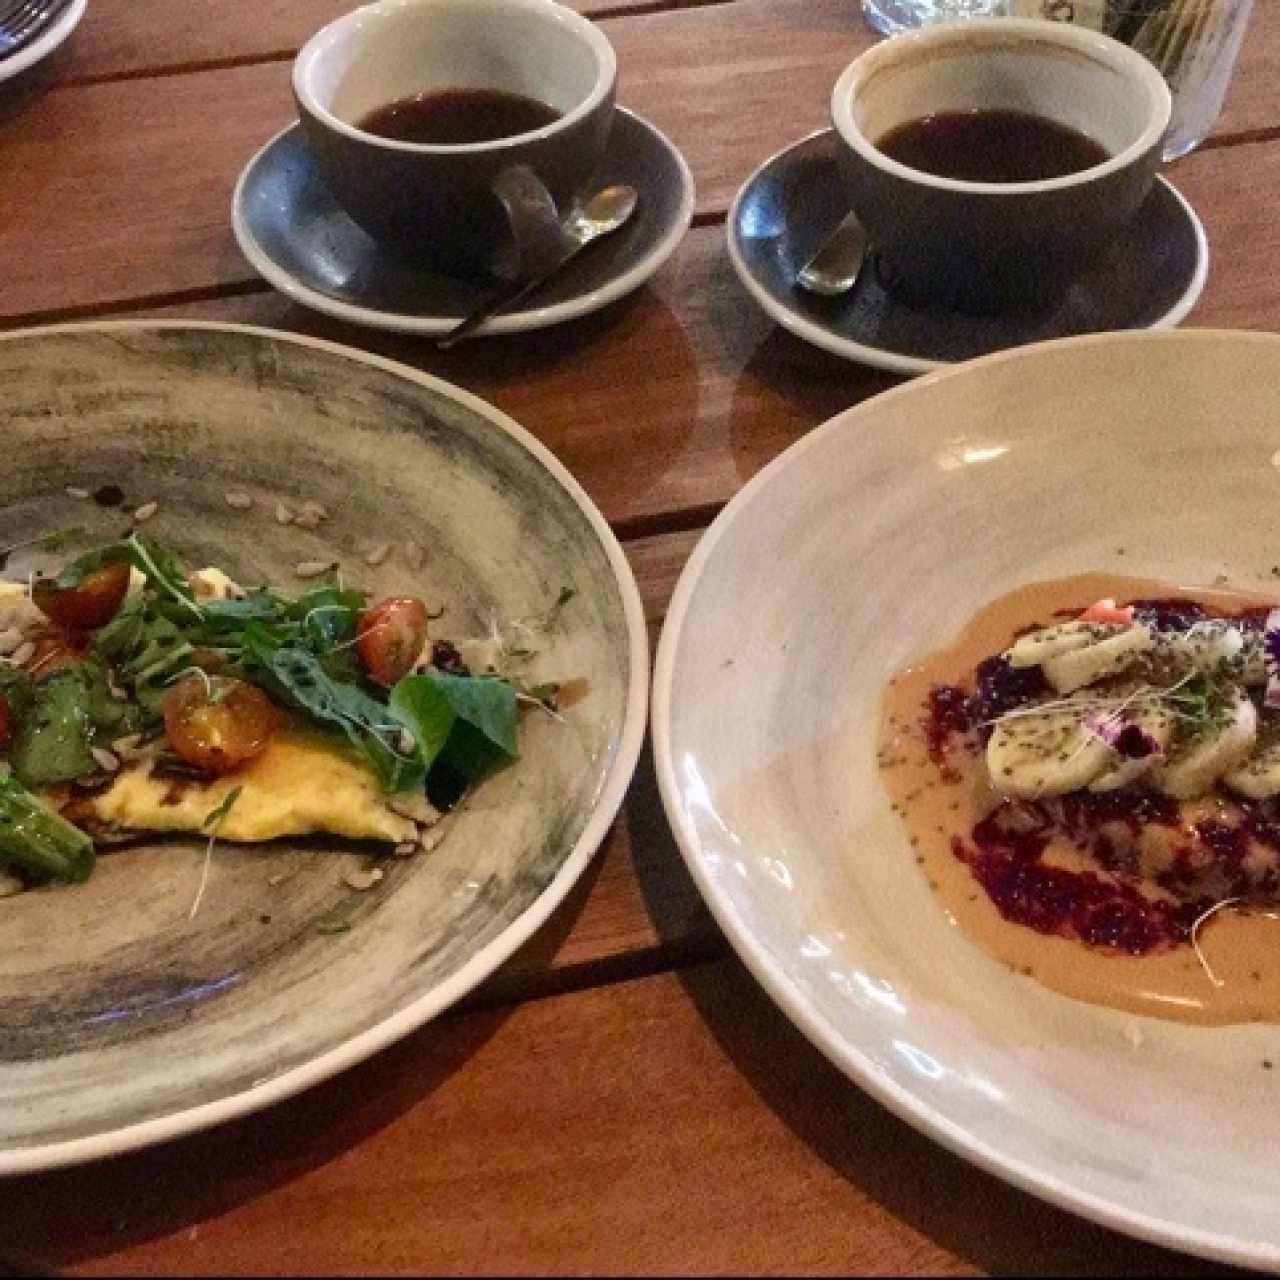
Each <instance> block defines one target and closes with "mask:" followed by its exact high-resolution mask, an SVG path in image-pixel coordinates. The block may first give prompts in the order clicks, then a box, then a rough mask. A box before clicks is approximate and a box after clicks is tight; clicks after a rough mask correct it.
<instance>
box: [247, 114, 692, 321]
mask: <svg viewBox="0 0 1280 1280" xmlns="http://www.w3.org/2000/svg"><path fill="white" fill-rule="evenodd" d="M614 111H615V112H616V113H617V114H619V115H624V116H628V117H630V118H631V120H632V121H634V122H635V123H636V124H637V125H639V126H640V127H641V128H643V129H647V130H648V131H649V132H650V133H651V134H653V135H654V137H655V138H656V139H657V140H658V142H659V143H660V144H661V146H662V147H663V149H664V150H665V151H666V152H667V153H668V155H669V156H670V157H671V159H672V160H673V161H674V164H675V169H676V172H677V174H678V175H679V183H680V205H679V208H678V209H677V212H676V216H675V217H674V218H673V219H672V220H671V224H670V225H669V226H668V227H667V229H666V231H665V232H664V233H663V235H662V237H661V238H660V239H659V240H658V241H657V243H655V244H654V246H653V248H652V249H650V250H649V252H648V254H647V255H646V256H645V257H644V258H643V259H641V261H639V262H637V263H636V264H635V265H634V266H633V267H631V268H629V269H628V270H626V271H624V272H622V274H621V275H618V276H614V277H612V278H611V279H609V280H608V281H606V282H605V283H604V284H603V285H601V286H600V287H599V288H598V289H591V290H588V291H587V292H586V293H583V294H579V295H578V296H577V297H576V298H569V299H566V300H565V301H563V302H554V303H551V304H549V305H548V306H545V307H534V308H532V309H530V310H527V311H516V312H508V313H504V314H500V315H497V316H495V317H494V318H493V319H492V320H489V321H487V322H486V323H485V325H484V327H483V329H481V330H479V331H478V333H477V337H493V336H497V335H499V334H504V333H529V332H532V331H533V330H535V329H546V328H550V327H551V326H553V325H557V324H563V323H565V322H566V321H569V320H577V319H579V318H580V317H582V316H585V315H590V314H591V313H592V312H595V311H599V310H602V309H603V308H604V307H606V306H608V305H609V304H610V303H611V302H616V301H617V300H618V299H619V298H623V297H625V296H626V295H627V294H629V293H632V292H634V291H635V290H636V289H638V288H640V286H641V285H643V284H644V283H645V282H646V281H648V280H649V279H650V278H651V277H652V276H654V275H656V274H657V272H658V271H659V270H660V269H661V268H662V267H663V266H665V265H666V263H667V261H668V260H669V259H670V257H671V255H672V254H673V253H675V251H676V250H677V249H678V248H679V247H680V244H681V242H682V241H683V240H684V238H685V236H686V235H687V234H688V232H689V228H690V227H691V226H692V224H693V215H694V210H695V206H696V204H697V188H696V187H695V185H694V181H693V173H692V171H691V170H690V168H689V162H688V161H687V160H686V159H685V158H684V155H683V154H682V153H681V151H680V149H679V148H678V147H677V146H676V145H675V144H674V143H673V142H672V141H671V139H670V138H668V137H667V135H666V134H665V133H663V131H662V130H661V129H659V128H658V127H657V125H655V124H653V123H652V122H651V121H649V120H648V119H646V118H645V117H644V116H642V115H641V114H640V113H639V112H637V111H632V110H630V109H628V108H627V107H624V106H621V105H618V106H616V107H615V108H614ZM301 128H302V126H301V124H299V123H298V121H296V120H294V121H293V122H292V123H290V124H287V125H285V127H284V128H283V129H281V130H279V131H278V132H277V133H275V134H273V135H272V136H271V137H270V138H268V139H267V141H266V142H265V143H263V144H262V146H261V147H259V148H258V150H257V151H255V152H254V153H253V155H252V156H251V157H250V158H249V160H248V162H247V163H246V164H245V166H244V168H243V169H241V171H240V174H239V176H238V177H237V178H236V184H235V188H234V190H233V191H232V193H231V230H232V233H233V234H234V236H235V239H236V244H237V245H238V246H239V249H240V252H241V253H242V254H244V256H245V258H246V259H247V261H248V263H249V265H250V266H251V267H252V268H253V269H254V270H255V271H256V272H257V273H258V274H259V275H260V276H261V277H262V278H263V279H264V280H265V281H266V282H267V283H268V284H269V285H271V287H272V288H273V289H277V290H279V291H280V292H281V293H283V294H284V295H285V297H287V298H289V299H291V300H292V301H294V302H296V303H298V305H299V306H303V307H306V308H308V310H311V311H317V312H319V313H321V314H322V315H327V316H332V317H333V318H334V319H337V320H345V321H347V322H348V323H349V324H358V325H363V326H365V327H367V328H371V329H381V330H385V331H386V332H388V333H416V334H424V335H436V334H445V333H448V332H449V330H450V329H453V328H454V327H455V326H456V325H457V324H458V322H459V321H460V320H461V319H462V316H460V315H456V316H415V315H406V314H405V313H404V312H400V311H383V310H380V309H379V308H376V307H365V306H359V305H357V304H355V303H350V302H343V301H342V300H341V299H339V298H331V297H329V296H328V295H327V294H324V293H321V292H319V290H316V289H312V288H310V287H309V286H307V285H305V284H303V283H302V282H301V281H299V280H298V279H297V278H296V277H295V276H293V275H291V274H290V273H289V272H288V271H286V270H285V269H284V268H283V267H281V266H280V265H279V264H278V263H277V262H276V261H275V259H274V258H273V257H272V256H271V255H270V254H269V253H267V251H266V250H265V249H264V248H263V247H262V245H261V244H260V243H259V242H258V239H257V237H256V236H255V235H254V234H253V231H252V229H251V228H250V226H249V223H248V220H247V218H246V217H245V214H244V190H245V188H246V187H247V186H248V182H249V177H250V175H251V174H252V172H253V171H254V169H255V168H256V167H257V165H258V162H259V161H260V160H261V159H262V158H263V157H264V156H265V155H266V154H267V152H268V151H270V150H271V148H272V147H274V146H275V145H276V144H277V143H278V142H279V141H280V140H281V139H282V138H284V137H285V135H286V134H288V133H290V132H292V131H293V130H295V129H301Z"/></svg>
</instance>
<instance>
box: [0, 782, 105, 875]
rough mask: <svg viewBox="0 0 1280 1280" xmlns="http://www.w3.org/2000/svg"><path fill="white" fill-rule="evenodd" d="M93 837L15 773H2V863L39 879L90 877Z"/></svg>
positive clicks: (0, 824) (0, 836)
mask: <svg viewBox="0 0 1280 1280" xmlns="http://www.w3.org/2000/svg"><path fill="white" fill-rule="evenodd" d="M93 861H94V854H93V841H92V840H90V839H89V837H88V836H87V835H85V833H84V832H83V831H81V830H80V829H79V827H74V826H72V825H71V823H69V822H68V821H67V820H66V819H65V818H63V817H62V816H61V815H60V814H57V813H55V812H54V811H53V810H52V809H50V808H49V807H48V806H47V805H45V804H42V803H41V802H40V801H39V800H37V799H36V797H35V796H33V795H32V794H31V793H30V792H29V791H28V790H26V788H25V787H23V786H22V784H21V783H20V782H19V781H18V779H17V778H15V777H14V776H13V775H12V774H4V775H2V776H0V864H4V865H6V866H11V867H16V868H17V869H18V870H19V871H21V872H23V873H24V874H25V875H27V876H29V877H30V878H31V879H32V880H35V881H37V882H40V881H46V880H67V881H74V880H86V879H88V877H89V873H90V872H91V871H92V870H93Z"/></svg>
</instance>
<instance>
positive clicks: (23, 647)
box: [9, 640, 36, 667]
mask: <svg viewBox="0 0 1280 1280" xmlns="http://www.w3.org/2000/svg"><path fill="white" fill-rule="evenodd" d="M35 656H36V647H35V645H34V643H32V641H30V640H24V641H23V642H22V643H21V644H20V645H19V646H18V647H17V648H16V649H15V650H14V651H13V652H12V653H11V654H10V655H9V661H10V662H12V663H13V665H14V666H15V667H25V666H26V665H27V663H28V662H30V661H31V659H32V658H34V657H35Z"/></svg>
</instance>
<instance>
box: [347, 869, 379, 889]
mask: <svg viewBox="0 0 1280 1280" xmlns="http://www.w3.org/2000/svg"><path fill="white" fill-rule="evenodd" d="M342 879H343V880H344V882H345V883H346V884H348V885H350V886H351V888H353V889H357V890H359V891H360V892H361V893H363V892H364V891H365V890H366V889H372V888H373V886H374V885H375V884H377V883H378V881H379V880H381V879H382V868H381V867H367V868H365V869H364V870H362V871H348V872H347V874H346V875H344V876H343V877H342Z"/></svg>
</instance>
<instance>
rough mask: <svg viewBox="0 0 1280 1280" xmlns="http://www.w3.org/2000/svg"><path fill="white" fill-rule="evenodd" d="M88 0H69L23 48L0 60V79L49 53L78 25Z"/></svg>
mask: <svg viewBox="0 0 1280 1280" xmlns="http://www.w3.org/2000/svg"><path fill="white" fill-rule="evenodd" d="M88 4H89V0H71V4H70V5H68V7H67V9H66V11H65V12H64V13H63V14H62V16H61V17H59V18H58V19H57V20H56V21H55V22H54V24H53V26H51V27H50V28H49V29H48V30H47V31H46V32H44V34H43V35H40V36H37V37H36V38H35V39H34V40H33V41H32V42H31V43H30V44H29V45H27V47H26V48H25V49H21V50H19V51H18V52H17V53H15V54H12V55H10V56H9V57H7V58H5V59H3V60H0V81H4V80H9V79H12V78H13V77H14V76H16V75H19V74H20V73H21V72H23V71H25V70H26V69H27V68H28V67H31V66H34V65H35V64H36V63H37V62H39V61H40V60H41V59H42V58H45V57H47V56H48V55H49V54H51V53H52V52H53V51H54V50H55V49H56V48H58V46H59V45H61V44H62V42H63V41H64V40H65V39H66V38H67V37H68V36H69V35H70V34H71V33H72V32H73V31H74V30H75V29H76V28H77V27H78V26H79V25H80V19H81V18H83V17H84V11H85V9H86V8H87V7H88Z"/></svg>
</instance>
